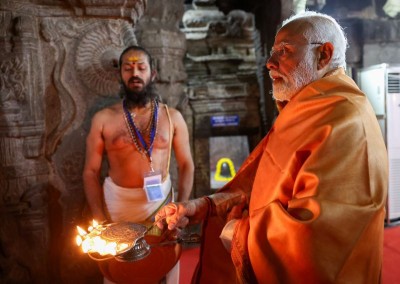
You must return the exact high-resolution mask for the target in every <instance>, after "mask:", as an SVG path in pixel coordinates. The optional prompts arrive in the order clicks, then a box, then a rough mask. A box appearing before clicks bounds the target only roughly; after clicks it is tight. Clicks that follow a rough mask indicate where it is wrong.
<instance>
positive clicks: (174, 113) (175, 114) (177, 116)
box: [160, 103, 183, 122]
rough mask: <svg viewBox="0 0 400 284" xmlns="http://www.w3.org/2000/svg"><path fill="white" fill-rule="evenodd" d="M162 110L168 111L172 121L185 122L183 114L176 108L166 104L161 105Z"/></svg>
mask: <svg viewBox="0 0 400 284" xmlns="http://www.w3.org/2000/svg"><path fill="white" fill-rule="evenodd" d="M160 109H165V110H166V111H168V113H169V116H170V117H171V120H172V121H173V122H175V121H176V120H183V116H182V113H181V112H180V111H179V110H177V109H176V108H173V107H169V106H167V105H166V104H163V103H160Z"/></svg>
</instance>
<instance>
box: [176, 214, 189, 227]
mask: <svg viewBox="0 0 400 284" xmlns="http://www.w3.org/2000/svg"><path fill="white" fill-rule="evenodd" d="M187 224H189V218H188V217H186V216H184V217H182V218H181V219H180V220H179V221H178V223H177V224H176V226H177V227H178V228H185V227H186V226H187Z"/></svg>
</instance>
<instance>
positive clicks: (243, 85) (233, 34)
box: [183, 0, 261, 197]
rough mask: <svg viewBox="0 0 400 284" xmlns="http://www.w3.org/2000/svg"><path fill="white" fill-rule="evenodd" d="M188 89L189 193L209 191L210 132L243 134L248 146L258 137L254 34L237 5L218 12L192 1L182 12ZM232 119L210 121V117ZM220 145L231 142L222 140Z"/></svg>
mask: <svg viewBox="0 0 400 284" xmlns="http://www.w3.org/2000/svg"><path fill="white" fill-rule="evenodd" d="M183 25H184V32H185V34H186V40H187V55H186V59H185V66H186V71H187V73H188V78H189V79H188V84H187V88H188V94H189V102H190V106H191V107H192V110H193V133H194V145H193V147H194V156H195V168H196V171H195V192H194V195H195V197H199V196H203V195H207V194H211V193H213V191H212V190H211V186H210V159H211V157H210V151H209V149H210V147H209V146H210V145H209V138H210V137H211V136H236V135H240V136H246V137H247V140H248V144H249V147H250V148H251V149H253V147H254V146H255V145H256V144H257V143H258V142H259V141H260V138H261V137H260V136H261V135H260V134H261V114H260V112H261V109H260V83H261V82H260V76H259V73H260V70H259V69H258V64H257V59H259V58H257V50H259V44H260V42H259V35H258V32H257V30H256V29H255V27H254V17H253V15H252V14H250V13H246V12H244V11H242V10H233V11H231V12H229V13H228V14H227V15H224V14H223V13H222V12H221V11H219V10H218V9H217V7H216V6H215V4H214V1H213V0H209V1H206V0H201V1H194V2H193V9H191V10H187V11H186V12H185V14H184V16H183ZM216 116H221V117H224V116H225V117H228V118H231V117H233V118H235V119H237V120H236V122H235V125H234V126H231V125H226V127H214V126H213V125H212V119H213V117H216ZM226 147H234V146H233V145H226Z"/></svg>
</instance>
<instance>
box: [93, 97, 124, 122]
mask: <svg viewBox="0 0 400 284" xmlns="http://www.w3.org/2000/svg"><path fill="white" fill-rule="evenodd" d="M119 113H122V103H120V102H119V103H116V104H113V105H111V106H107V107H105V108H103V109H101V110H99V111H97V112H96V113H95V114H94V115H93V117H92V124H98V123H100V124H103V123H105V122H107V121H112V120H111V119H113V118H114V117H115V116H116V115H118V114H119Z"/></svg>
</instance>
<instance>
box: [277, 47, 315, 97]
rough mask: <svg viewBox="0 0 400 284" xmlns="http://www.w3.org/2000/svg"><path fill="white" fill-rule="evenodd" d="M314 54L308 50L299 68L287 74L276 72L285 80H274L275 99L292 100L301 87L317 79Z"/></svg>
mask: <svg viewBox="0 0 400 284" xmlns="http://www.w3.org/2000/svg"><path fill="white" fill-rule="evenodd" d="M313 55H314V54H313V53H312V52H307V54H306V56H305V57H304V59H303V60H302V61H301V62H300V63H299V65H298V66H297V68H296V69H295V70H294V71H293V72H292V73H289V74H287V75H286V76H283V75H282V74H280V73H279V72H275V73H277V74H279V75H280V76H282V80H283V81H280V82H273V84H272V89H273V97H274V99H276V100H278V101H290V99H291V98H292V97H293V96H294V95H295V94H297V93H298V92H299V91H300V90H301V89H303V88H304V87H305V86H306V85H308V84H309V83H311V82H313V81H315V80H316V79H317V74H316V70H314V66H313V62H314V56H313Z"/></svg>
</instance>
